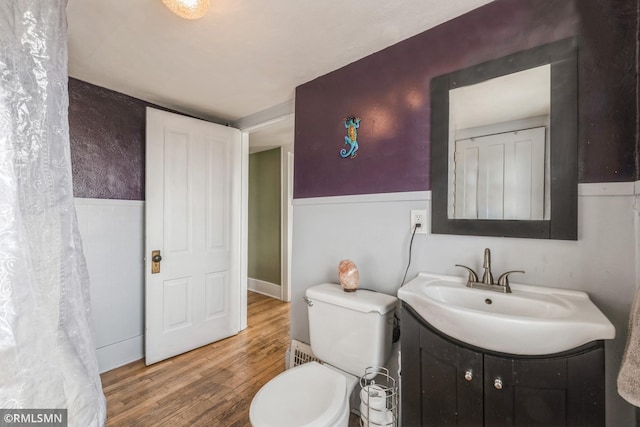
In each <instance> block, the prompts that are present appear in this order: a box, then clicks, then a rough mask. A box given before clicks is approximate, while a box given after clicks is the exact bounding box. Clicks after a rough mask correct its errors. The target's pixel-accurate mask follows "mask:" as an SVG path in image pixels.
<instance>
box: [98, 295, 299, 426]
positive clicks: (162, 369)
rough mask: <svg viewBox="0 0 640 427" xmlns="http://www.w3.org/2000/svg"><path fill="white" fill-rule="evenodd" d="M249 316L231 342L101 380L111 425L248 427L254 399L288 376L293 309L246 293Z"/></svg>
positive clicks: (120, 370) (139, 364)
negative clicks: (281, 375) (280, 375)
mask: <svg viewBox="0 0 640 427" xmlns="http://www.w3.org/2000/svg"><path fill="white" fill-rule="evenodd" d="M247 311H248V324H249V326H248V328H247V329H245V330H244V331H242V332H240V333H239V334H238V335H236V336H234V337H231V338H227V339H226V340H222V341H219V342H217V343H213V344H210V345H207V346H205V347H202V348H199V349H197V350H193V351H190V352H189V353H186V354H182V355H180V356H176V357H173V358H171V359H169V360H165V361H163V362H160V363H157V364H155V365H151V366H145V365H144V362H143V361H137V362H133V363H130V364H128V365H125V366H123V367H121V368H117V369H114V370H112V371H109V372H106V373H104V374H102V387H103V389H104V393H105V395H106V397H107V426H127V427H128V426H153V427H156V426H170V427H180V426H207V427H212V426H222V427H234V426H249V425H250V423H249V405H250V404H251V399H252V398H253V396H254V395H255V394H256V392H257V391H258V390H259V389H260V387H262V385H264V384H265V383H266V382H267V381H269V380H270V379H271V378H273V377H274V376H276V375H277V374H278V373H280V372H282V371H284V369H285V352H286V349H287V347H288V346H289V304H288V303H283V302H281V301H278V300H275V299H273V298H268V297H265V296H262V295H260V294H256V293H253V292H249V298H248V308H247Z"/></svg>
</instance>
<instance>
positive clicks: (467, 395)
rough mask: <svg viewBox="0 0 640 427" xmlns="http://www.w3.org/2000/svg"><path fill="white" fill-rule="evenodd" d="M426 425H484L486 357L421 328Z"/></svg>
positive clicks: (435, 426) (422, 385)
mask: <svg viewBox="0 0 640 427" xmlns="http://www.w3.org/2000/svg"><path fill="white" fill-rule="evenodd" d="M420 357H421V365H422V371H421V375H420V388H421V394H422V399H421V400H422V405H421V414H422V419H421V425H422V426H434V427H445V426H460V427H463V426H481V425H482V379H483V375H482V371H483V367H482V354H481V353H477V352H474V351H472V350H468V349H465V348H462V347H460V346H457V345H455V344H453V343H451V342H449V341H447V340H445V339H443V338H441V337H439V336H437V335H436V334H434V333H433V332H432V331H430V330H429V329H427V328H425V327H421V328H420Z"/></svg>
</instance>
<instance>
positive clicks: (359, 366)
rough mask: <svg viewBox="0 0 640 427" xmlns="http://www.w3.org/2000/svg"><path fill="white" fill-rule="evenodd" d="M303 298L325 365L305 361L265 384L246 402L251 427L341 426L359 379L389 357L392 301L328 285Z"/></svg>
mask: <svg viewBox="0 0 640 427" xmlns="http://www.w3.org/2000/svg"><path fill="white" fill-rule="evenodd" d="M306 295H307V304H308V306H309V307H308V310H309V336H310V341H311V349H312V350H313V353H314V354H315V355H316V356H317V357H318V358H319V359H320V360H322V361H323V362H324V363H326V364H319V363H316V362H310V363H306V364H303V365H300V366H297V367H294V368H291V369H289V370H287V371H285V372H283V373H281V374H280V375H278V376H276V377H275V378H273V379H272V380H271V381H269V382H268V383H267V384H265V385H264V386H263V387H262V388H261V389H260V390H259V391H258V393H256V395H255V396H254V398H253V401H252V402H251V409H250V411H249V417H250V420H251V425H253V426H254V427H294V426H297V427H301V426H305V427H339V426H345V427H346V426H347V425H348V422H349V399H350V396H351V393H352V392H353V390H354V388H355V385H356V384H357V383H358V380H359V378H360V376H362V375H363V374H364V372H365V369H366V368H367V367H370V366H383V365H384V364H385V363H386V362H387V360H388V359H389V356H390V354H391V345H392V343H391V340H392V336H393V313H394V310H395V307H396V301H397V300H396V297H393V296H390V295H386V294H382V293H378V292H373V291H367V290H358V291H356V292H344V291H343V289H342V287H341V286H340V285H335V284H329V283H325V284H322V285H317V286H313V287H311V288H309V289H308V290H307V293H306Z"/></svg>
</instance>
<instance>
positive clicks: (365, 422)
mask: <svg viewBox="0 0 640 427" xmlns="http://www.w3.org/2000/svg"><path fill="white" fill-rule="evenodd" d="M360 426H361V427H397V426H398V387H397V386H396V380H395V378H393V377H392V376H391V375H389V370H388V369H386V368H382V367H375V366H371V367H369V368H367V369H365V372H364V375H363V376H362V377H360Z"/></svg>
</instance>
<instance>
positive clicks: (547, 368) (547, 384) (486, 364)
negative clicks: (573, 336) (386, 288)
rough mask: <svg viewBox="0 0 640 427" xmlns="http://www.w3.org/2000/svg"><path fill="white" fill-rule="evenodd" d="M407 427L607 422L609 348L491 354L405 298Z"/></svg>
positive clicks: (550, 426)
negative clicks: (442, 329) (441, 328)
mask: <svg viewBox="0 0 640 427" xmlns="http://www.w3.org/2000/svg"><path fill="white" fill-rule="evenodd" d="M401 326H402V336H401V350H402V352H401V355H402V356H401V357H402V360H401V366H402V372H401V418H402V426H403V427H418V426H420V427H426V426H433V427H445V426H458V427H467V426H468V427H474V426H489V427H502V426H514V427H525V426H526V427H533V426H540V427H555V426H558V427H560V426H566V427H590V426H593V427H596V426H604V425H605V409H604V403H605V401H604V345H603V342H602V341H596V342H593V343H590V344H588V345H586V346H582V347H580V348H578V349H575V350H574V351H570V352H566V353H562V354H557V355H550V356H540V357H538V356H536V357H522V356H515V355H507V354H500V353H492V352H487V351H484V350H482V349H478V348H472V347H469V346H467V345H465V344H463V343H460V342H457V341H455V340H453V339H451V338H449V337H446V336H444V335H443V334H441V333H439V332H438V331H436V330H434V329H433V328H432V327H431V326H430V325H428V324H427V323H426V322H424V321H423V320H422V319H421V318H420V317H419V316H418V315H417V314H415V313H414V312H413V310H412V309H411V308H410V307H408V306H406V305H405V304H404V303H403V309H402V314H401Z"/></svg>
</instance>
